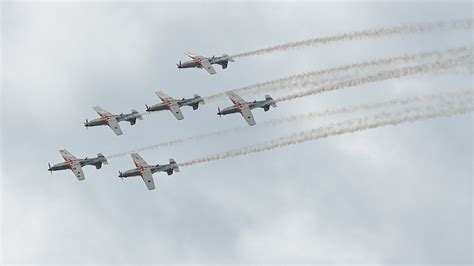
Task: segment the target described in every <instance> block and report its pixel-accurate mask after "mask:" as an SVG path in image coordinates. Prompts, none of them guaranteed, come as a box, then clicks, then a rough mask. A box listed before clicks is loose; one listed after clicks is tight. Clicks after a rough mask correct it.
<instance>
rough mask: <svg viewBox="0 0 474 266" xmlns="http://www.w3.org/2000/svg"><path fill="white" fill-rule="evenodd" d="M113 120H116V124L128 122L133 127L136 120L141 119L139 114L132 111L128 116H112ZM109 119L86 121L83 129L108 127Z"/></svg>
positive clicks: (101, 118)
mask: <svg viewBox="0 0 474 266" xmlns="http://www.w3.org/2000/svg"><path fill="white" fill-rule="evenodd" d="M112 117H113V118H115V119H116V120H117V122H122V121H127V122H130V124H131V125H134V124H135V123H136V121H137V118H139V117H141V115H140V113H138V112H137V111H133V112H131V113H128V114H119V115H112ZM108 119H109V117H100V118H96V119H92V120H90V121H89V120H86V122H85V123H84V126H85V127H95V126H102V125H108V122H107V121H108Z"/></svg>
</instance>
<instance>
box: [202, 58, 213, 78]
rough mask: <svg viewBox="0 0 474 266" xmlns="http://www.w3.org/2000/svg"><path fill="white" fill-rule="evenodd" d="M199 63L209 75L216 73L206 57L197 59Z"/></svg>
mask: <svg viewBox="0 0 474 266" xmlns="http://www.w3.org/2000/svg"><path fill="white" fill-rule="evenodd" d="M199 64H201V66H202V68H204V70H206V71H207V72H208V73H209V74H211V75H213V74H216V70H215V69H214V67H213V66H212V65H211V62H209V60H208V59H201V60H199Z"/></svg>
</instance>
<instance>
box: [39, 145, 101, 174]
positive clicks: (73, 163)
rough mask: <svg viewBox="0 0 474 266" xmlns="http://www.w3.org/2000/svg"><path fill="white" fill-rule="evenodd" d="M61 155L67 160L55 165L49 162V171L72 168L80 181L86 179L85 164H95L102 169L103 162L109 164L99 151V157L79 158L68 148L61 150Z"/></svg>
mask: <svg viewBox="0 0 474 266" xmlns="http://www.w3.org/2000/svg"><path fill="white" fill-rule="evenodd" d="M59 153H61V156H62V157H63V158H64V160H65V161H66V162H64V163H58V164H55V165H53V166H51V164H49V163H48V166H49V168H48V171H50V172H51V174H52V173H53V171H59V170H65V169H71V171H72V172H73V173H74V174H75V175H76V177H77V179H78V180H79V181H81V180H84V179H85V177H84V172H82V167H83V166H85V165H94V166H95V168H96V169H100V168H101V167H102V164H108V162H107V159H106V158H105V156H104V155H102V153H97V157H95V158H87V157H86V158H84V159H78V158H76V157H75V156H74V155H72V154H71V153H70V152H68V151H67V150H59Z"/></svg>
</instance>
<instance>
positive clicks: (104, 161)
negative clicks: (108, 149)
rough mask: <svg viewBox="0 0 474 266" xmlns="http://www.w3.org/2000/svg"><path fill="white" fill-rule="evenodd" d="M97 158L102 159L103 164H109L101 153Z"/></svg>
mask: <svg viewBox="0 0 474 266" xmlns="http://www.w3.org/2000/svg"><path fill="white" fill-rule="evenodd" d="M97 157H99V158H101V159H102V163H103V164H109V162H107V158H105V156H104V155H103V154H102V153H97Z"/></svg>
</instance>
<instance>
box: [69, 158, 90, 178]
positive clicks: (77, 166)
mask: <svg viewBox="0 0 474 266" xmlns="http://www.w3.org/2000/svg"><path fill="white" fill-rule="evenodd" d="M71 171H72V172H73V173H74V174H75V175H76V177H77V179H78V180H79V181H82V180H84V179H86V178H85V177H84V172H82V167H81V164H80V163H79V162H78V161H75V162H73V163H72V164H71Z"/></svg>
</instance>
